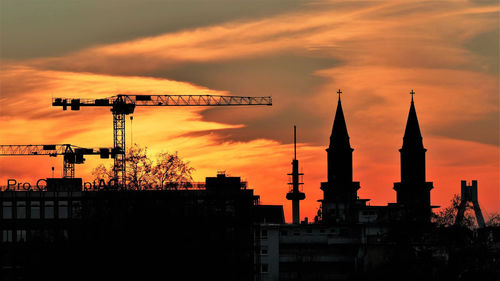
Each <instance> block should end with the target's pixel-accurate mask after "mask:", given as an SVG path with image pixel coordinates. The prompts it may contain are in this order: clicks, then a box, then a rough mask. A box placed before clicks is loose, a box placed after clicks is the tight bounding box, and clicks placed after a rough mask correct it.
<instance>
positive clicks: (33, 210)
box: [30, 201, 40, 219]
mask: <svg viewBox="0 0 500 281" xmlns="http://www.w3.org/2000/svg"><path fill="white" fill-rule="evenodd" d="M30 218H32V219H39V218H40V201H31V203H30Z"/></svg>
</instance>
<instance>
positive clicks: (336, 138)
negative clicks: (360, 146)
mask: <svg viewBox="0 0 500 281" xmlns="http://www.w3.org/2000/svg"><path fill="white" fill-rule="evenodd" d="M341 93H342V92H341V91H340V90H339V92H338V94H339V101H338V104H337V112H335V119H334V121H333V128H332V135H331V136H330V147H345V146H347V147H349V148H350V147H351V146H350V143H349V133H347V125H346V123H345V118H344V111H343V110H342V103H341V101H340V94H341Z"/></svg>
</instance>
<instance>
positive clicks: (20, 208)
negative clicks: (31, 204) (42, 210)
mask: <svg viewBox="0 0 500 281" xmlns="http://www.w3.org/2000/svg"><path fill="white" fill-rule="evenodd" d="M16 218H18V219H25V218H26V201H17V202H16Z"/></svg>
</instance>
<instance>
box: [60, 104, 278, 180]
mask: <svg viewBox="0 0 500 281" xmlns="http://www.w3.org/2000/svg"><path fill="white" fill-rule="evenodd" d="M242 105H272V99H271V97H239V96H219V95H117V96H112V97H108V98H103V99H77V98H72V99H71V98H54V99H53V100H52V106H59V107H62V108H63V110H66V109H67V108H68V107H70V109H71V110H80V107H86V106H89V107H96V106H97V107H110V108H111V113H112V114H113V146H114V147H113V150H114V153H115V154H116V157H115V162H114V166H113V173H114V177H115V179H116V181H117V183H118V186H121V187H125V183H126V164H125V159H126V157H125V115H130V114H132V113H134V109H135V107H136V106H242Z"/></svg>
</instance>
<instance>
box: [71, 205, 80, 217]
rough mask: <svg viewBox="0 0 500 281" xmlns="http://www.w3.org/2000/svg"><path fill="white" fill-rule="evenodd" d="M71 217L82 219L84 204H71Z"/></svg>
mask: <svg viewBox="0 0 500 281" xmlns="http://www.w3.org/2000/svg"><path fill="white" fill-rule="evenodd" d="M71 217H72V218H81V217H82V203H81V202H80V201H72V202H71Z"/></svg>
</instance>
